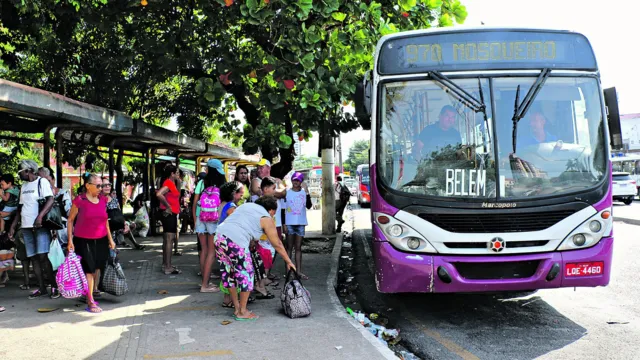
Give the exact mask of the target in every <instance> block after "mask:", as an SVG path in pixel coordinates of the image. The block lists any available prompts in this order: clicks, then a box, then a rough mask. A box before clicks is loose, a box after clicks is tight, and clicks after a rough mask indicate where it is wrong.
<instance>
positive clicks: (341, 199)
mask: <svg viewBox="0 0 640 360" xmlns="http://www.w3.org/2000/svg"><path fill="white" fill-rule="evenodd" d="M335 195H336V220H337V221H338V229H337V232H341V231H342V224H344V219H343V218H342V217H343V214H344V209H345V208H346V207H347V204H349V200H350V199H351V191H350V190H349V188H348V187H347V186H346V185H344V184H343V183H342V176H338V181H337V182H336V185H335Z"/></svg>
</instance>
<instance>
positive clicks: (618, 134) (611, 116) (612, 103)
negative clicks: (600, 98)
mask: <svg viewBox="0 0 640 360" xmlns="http://www.w3.org/2000/svg"><path fill="white" fill-rule="evenodd" d="M604 104H605V106H606V107H607V124H608V125H609V141H610V142H611V149H612V150H622V149H623V148H624V144H623V143H622V128H621V126H620V112H619V110H618V95H617V93H616V88H614V87H612V88H608V89H604Z"/></svg>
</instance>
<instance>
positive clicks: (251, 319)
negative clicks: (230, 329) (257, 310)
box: [233, 313, 260, 321]
mask: <svg viewBox="0 0 640 360" xmlns="http://www.w3.org/2000/svg"><path fill="white" fill-rule="evenodd" d="M259 318H260V316H258V315H256V314H254V313H251V315H249V317H248V318H241V317H238V316H236V315H233V319H234V320H235V321H256V320H258V319H259Z"/></svg>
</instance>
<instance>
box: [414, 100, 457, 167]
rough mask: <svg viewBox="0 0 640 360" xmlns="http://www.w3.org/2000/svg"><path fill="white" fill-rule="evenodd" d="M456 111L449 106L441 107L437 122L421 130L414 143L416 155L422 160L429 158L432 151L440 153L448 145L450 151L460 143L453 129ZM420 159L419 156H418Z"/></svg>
mask: <svg viewBox="0 0 640 360" xmlns="http://www.w3.org/2000/svg"><path fill="white" fill-rule="evenodd" d="M457 114H458V113H457V112H456V109H454V108H453V106H451V105H446V106H443V107H442V109H441V110H440V116H439V117H438V122H437V123H435V124H432V125H429V126H427V127H426V128H424V130H422V132H421V133H420V135H418V139H417V141H416V150H417V153H418V155H421V156H422V157H423V158H427V157H430V156H431V154H432V153H433V152H434V151H441V150H442V149H444V148H445V147H447V146H448V145H451V148H452V149H456V150H457V148H458V146H459V145H460V144H461V143H462V139H461V137H460V133H459V132H458V130H456V129H455V124H456V116H457ZM418 157H420V156H418Z"/></svg>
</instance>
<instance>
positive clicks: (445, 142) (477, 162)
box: [378, 79, 495, 198]
mask: <svg viewBox="0 0 640 360" xmlns="http://www.w3.org/2000/svg"><path fill="white" fill-rule="evenodd" d="M454 81H455V82H456V83H457V84H458V85H459V86H461V87H462V88H464V89H465V90H466V91H467V92H468V93H470V94H473V95H474V96H475V97H476V98H480V96H479V91H480V89H479V82H478V79H464V80H454ZM480 84H482V91H483V95H484V98H485V99H487V103H486V104H485V105H486V107H487V120H486V121H485V117H484V114H483V113H476V112H475V111H474V110H473V109H471V108H469V107H467V106H466V104H464V103H463V102H462V101H460V100H459V99H458V98H457V97H456V96H454V95H453V94H452V93H451V91H450V89H448V88H446V87H444V86H443V85H442V84H441V83H439V82H435V81H412V82H409V83H405V82H397V83H388V84H385V85H384V88H383V89H384V90H383V99H384V101H382V103H381V109H380V113H381V114H384V115H383V116H382V119H381V122H380V142H379V145H378V146H379V161H378V166H379V171H380V174H381V175H382V178H383V179H384V181H385V182H386V183H387V184H388V185H389V186H391V187H392V188H394V189H396V190H401V191H407V192H413V193H422V194H424V195H432V196H444V197H468V196H472V197H477V198H486V197H495V169H494V161H493V147H492V142H491V130H492V129H491V122H492V119H491V114H492V113H491V103H490V101H489V99H490V96H489V93H490V92H489V85H488V80H486V79H483V80H482V81H481V82H480Z"/></svg>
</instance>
